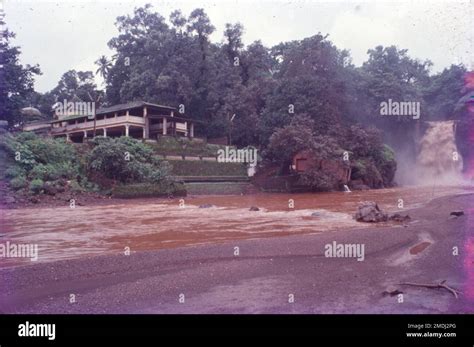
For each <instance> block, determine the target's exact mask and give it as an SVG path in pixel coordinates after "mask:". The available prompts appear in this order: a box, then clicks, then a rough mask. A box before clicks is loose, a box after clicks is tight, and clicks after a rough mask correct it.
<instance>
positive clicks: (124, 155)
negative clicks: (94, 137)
mask: <svg viewBox="0 0 474 347" xmlns="http://www.w3.org/2000/svg"><path fill="white" fill-rule="evenodd" d="M96 143H97V145H96V146H95V147H94V149H93V150H92V152H91V153H90V155H89V156H88V166H89V168H90V169H91V170H92V172H93V173H96V174H97V173H100V174H103V175H104V176H105V177H107V178H110V179H114V180H117V181H120V182H122V183H129V182H156V181H157V180H160V179H162V178H164V177H166V175H167V174H168V172H167V167H166V166H165V165H162V162H161V161H160V160H158V159H157V158H155V157H154V156H153V151H152V149H151V148H149V147H148V146H146V145H145V144H143V143H141V142H140V141H137V140H135V139H133V138H130V137H121V138H118V139H101V140H99V141H97V142H96Z"/></svg>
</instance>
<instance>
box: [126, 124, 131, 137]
mask: <svg viewBox="0 0 474 347" xmlns="http://www.w3.org/2000/svg"><path fill="white" fill-rule="evenodd" d="M129 133H130V125H128V124H126V125H125V136H126V137H128V134H129Z"/></svg>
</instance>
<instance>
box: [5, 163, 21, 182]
mask: <svg viewBox="0 0 474 347" xmlns="http://www.w3.org/2000/svg"><path fill="white" fill-rule="evenodd" d="M25 175H26V171H25V169H23V168H21V167H19V166H16V165H15V166H10V167H9V168H7V169H6V170H5V177H6V178H9V179H14V178H17V177H21V178H23V179H25Z"/></svg>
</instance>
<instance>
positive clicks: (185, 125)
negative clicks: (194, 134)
mask: <svg viewBox="0 0 474 347" xmlns="http://www.w3.org/2000/svg"><path fill="white" fill-rule="evenodd" d="M184 136H186V137H188V136H189V131H188V122H184Z"/></svg>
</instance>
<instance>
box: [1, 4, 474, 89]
mask: <svg viewBox="0 0 474 347" xmlns="http://www.w3.org/2000/svg"><path fill="white" fill-rule="evenodd" d="M0 1H1V0H0ZM3 1H4V9H5V13H6V16H5V21H6V26H7V28H8V29H9V30H11V31H13V32H15V33H16V35H17V37H16V39H15V40H14V43H15V44H16V45H18V46H20V47H21V51H22V55H21V62H22V63H23V64H39V65H40V68H41V70H42V72H43V75H42V76H39V77H37V78H36V89H37V90H38V91H40V92H45V91H48V90H50V89H52V88H54V87H55V86H56V84H57V82H58V80H59V78H60V77H61V75H62V74H63V73H64V72H66V71H68V70H71V69H76V70H92V71H95V70H96V66H95V65H94V61H95V60H96V59H97V58H98V57H99V56H100V55H102V54H104V55H106V56H108V57H110V56H111V55H112V54H113V52H112V51H111V50H110V49H109V48H108V47H107V42H108V41H109V40H110V39H111V38H112V37H114V36H116V35H117V30H116V28H115V25H114V23H115V19H116V17H117V16H119V15H124V14H131V13H132V12H133V9H134V8H135V7H138V6H142V5H144V4H146V3H151V4H152V5H153V8H154V9H155V10H156V11H158V12H159V13H160V14H161V15H162V16H164V17H165V18H168V17H169V14H170V13H171V12H172V11H173V10H175V9H180V10H181V11H182V12H183V13H184V14H185V15H186V16H187V15H189V13H190V12H191V11H192V10H193V9H195V8H199V7H202V8H204V9H205V11H206V13H207V14H208V15H209V17H210V19H211V22H212V23H213V25H214V26H215V27H216V31H215V33H214V34H213V35H212V37H211V39H212V41H214V42H220V41H221V40H222V32H223V30H224V25H225V23H229V22H230V23H235V22H240V23H242V24H243V26H244V28H245V33H244V43H245V44H249V43H251V42H253V41H254V40H258V39H260V40H262V42H263V43H264V44H265V45H267V46H272V45H274V44H277V43H279V42H282V41H289V40H299V39H303V38H305V37H308V36H311V35H314V34H317V33H318V32H321V33H323V34H329V39H330V40H331V41H333V42H334V43H335V44H336V46H338V47H339V48H345V49H348V50H350V51H351V55H352V58H353V62H354V63H355V64H356V65H360V64H361V63H362V62H363V61H364V60H366V58H367V50H368V49H370V48H373V47H375V46H376V45H379V44H381V45H392V44H395V45H397V46H398V47H399V48H407V49H408V50H409V54H410V56H412V57H415V58H418V59H421V60H424V59H429V60H431V61H432V62H433V63H434V67H433V71H435V72H436V71H440V70H442V69H443V68H445V67H449V66H450V65H451V64H452V63H464V64H465V65H466V67H468V68H471V69H472V68H473V52H474V51H473V38H474V25H473V24H472V23H474V2H471V3H470V2H469V1H444V2H433V1H416V2H412V1H403V2H387V1H381V2H380V1H377V2H374V1H370V2H356V1H347V0H346V1H338V2H336V1H331V2H328V1H326V2H320V1H280V0H278V1H277V0H272V1H258V0H253V1H247V0H245V1H244V0H233V1H229V0H227V1H226V0H216V1H212V0H208V1H206V0H193V1H190V0H185V1H180V0H176V1H139V0H137V1H130V0H128V1H127V0H125V1H110V0H109V1H106V0H102V1H81V0H75V1H71V0H66V1H65V0H62V1H58V2H55V1H38V0H36V1H22V0H3Z"/></svg>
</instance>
